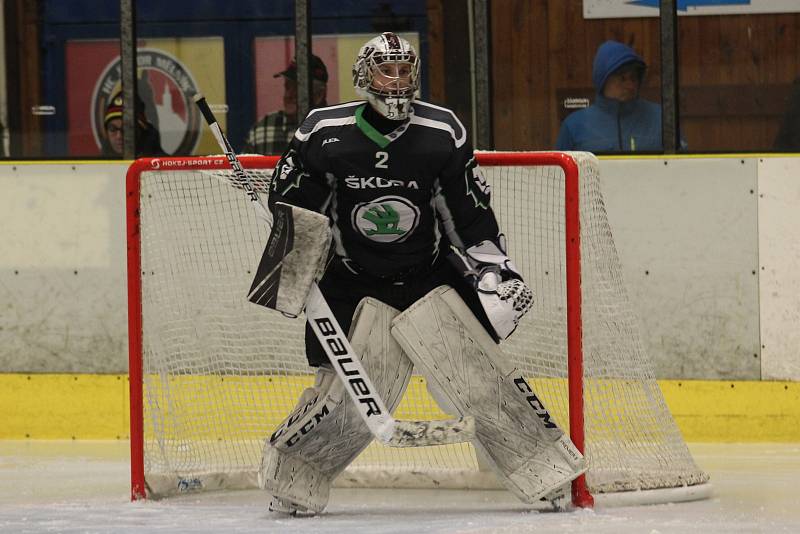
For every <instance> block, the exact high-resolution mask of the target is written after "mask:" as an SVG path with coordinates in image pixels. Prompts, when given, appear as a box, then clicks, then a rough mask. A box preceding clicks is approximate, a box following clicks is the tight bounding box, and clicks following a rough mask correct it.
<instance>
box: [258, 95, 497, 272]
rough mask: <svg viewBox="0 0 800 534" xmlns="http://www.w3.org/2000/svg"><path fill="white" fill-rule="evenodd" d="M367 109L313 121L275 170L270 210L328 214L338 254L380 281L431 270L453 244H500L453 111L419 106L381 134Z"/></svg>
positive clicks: (352, 108) (325, 114)
mask: <svg viewBox="0 0 800 534" xmlns="http://www.w3.org/2000/svg"><path fill="white" fill-rule="evenodd" d="M366 106H368V104H367V103H366V102H363V101H362V102H349V103H346V104H341V105H337V106H331V107H326V108H319V109H315V110H313V111H311V112H310V113H309V114H308V116H307V117H306V119H305V121H304V122H303V124H301V126H300V128H299V129H298V130H297V132H296V133H295V137H294V139H293V140H292V142H291V144H290V145H289V148H288V149H287V150H286V152H285V153H284V155H283V157H282V158H281V160H280V162H279V163H278V165H277V166H276V168H275V172H274V174H273V180H272V186H271V192H270V197H269V203H270V206H272V205H273V204H274V203H275V202H285V203H288V204H293V205H296V206H300V207H303V208H306V209H310V210H314V211H318V212H321V213H324V214H325V215H327V216H329V217H330V218H331V221H332V225H333V236H334V244H335V252H336V254H337V255H339V256H340V257H341V258H343V259H344V261H345V263H346V264H355V266H356V267H357V268H359V269H361V270H363V271H366V272H368V273H370V274H372V275H375V276H379V277H395V276H402V275H403V274H404V273H415V272H420V273H422V272H425V271H426V267H428V266H430V265H431V264H432V263H433V262H434V261H435V260H436V258H437V256H438V254H439V253H440V252H441V251H440V249H441V248H442V247H443V246H445V245H446V244H448V243H452V244H454V245H456V246H458V247H461V248H465V247H468V246H470V245H473V244H476V243H478V242H480V241H482V240H484V239H491V240H495V239H496V238H497V235H498V233H499V230H498V227H497V221H496V219H495V216H494V213H493V212H492V210H491V208H490V206H489V199H490V190H489V186H488V184H487V183H486V181H485V179H484V178H483V176H482V174H481V171H480V168H479V167H478V165H477V163H476V161H475V158H474V155H473V152H472V147H471V145H470V143H469V142H468V141H467V133H466V130H465V129H464V126H463V125H462V124H461V123H460V122H459V120H458V119H457V118H456V116H455V115H454V114H453V112H452V111H450V110H448V109H445V108H442V107H439V106H434V105H433V104H428V103H426V102H421V101H418V100H417V101H415V102H414V103H413V105H412V112H411V114H410V115H409V118H408V119H406V120H405V121H397V122H398V127H397V128H396V129H395V130H394V131H391V132H388V133H386V134H382V133H381V132H380V131H378V130H377V129H375V128H374V127H373V126H372V125H371V124H369V123H368V122H367V120H366V119H365V118H364V116H363V114H364V112H365V109H366ZM443 234H445V235H444V236H443ZM443 252H444V253H447V252H448V251H447V250H445V251H443Z"/></svg>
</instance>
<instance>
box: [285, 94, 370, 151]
mask: <svg viewBox="0 0 800 534" xmlns="http://www.w3.org/2000/svg"><path fill="white" fill-rule="evenodd" d="M363 103H364V101H363V100H361V101H355V102H346V103H344V104H337V105H335V106H328V107H324V108H317V109H312V110H311V111H310V112H309V114H308V115H306V119H305V120H304V121H303V124H301V125H300V127H299V128H298V129H297V131H296V132H295V134H294V136H295V137H296V138H298V139H299V140H300V141H305V140H307V139H308V138H309V137H310V136H311V134H313V133H314V132H316V131H318V130H321V129H322V128H325V127H326V126H341V125H344V124H355V122H356V118H355V112H356V109H358V106H360V105H362V104H363Z"/></svg>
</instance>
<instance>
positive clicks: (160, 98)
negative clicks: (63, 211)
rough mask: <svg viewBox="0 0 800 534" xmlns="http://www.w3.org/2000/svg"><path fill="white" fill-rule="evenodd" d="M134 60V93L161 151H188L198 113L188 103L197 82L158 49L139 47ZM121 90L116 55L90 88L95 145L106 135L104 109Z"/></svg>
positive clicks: (192, 146) (196, 134) (197, 135)
mask: <svg viewBox="0 0 800 534" xmlns="http://www.w3.org/2000/svg"><path fill="white" fill-rule="evenodd" d="M136 62H137V67H138V71H139V73H138V82H137V92H138V96H139V98H140V99H141V103H142V104H144V112H145V115H146V117H147V121H148V122H149V123H150V124H152V125H153V126H154V127H155V128H156V129H157V130H158V132H159V134H160V136H161V147H162V148H163V149H164V152H166V153H167V154H170V155H180V154H192V153H193V152H194V150H195V148H197V143H198V141H199V140H200V127H199V126H200V114H199V112H198V110H197V107H196V106H195V105H194V104H193V102H192V97H193V96H194V95H195V94H196V93H197V92H198V91H197V82H196V81H195V79H194V77H193V76H192V73H191V72H190V71H189V69H188V68H187V67H186V65H184V64H183V63H181V62H180V60H178V59H177V58H175V57H174V56H172V55H171V54H168V53H167V52H164V51H163V50H158V49H152V48H140V49H139V50H138V51H137V54H136ZM121 90H122V63H121V60H120V58H119V57H117V58H115V59H114V60H113V61H111V63H109V64H108V66H106V68H105V69H103V73H102V74H101V75H100V77H99V78H98V80H97V83H96V84H95V87H94V90H93V91H92V117H91V122H92V133H93V135H94V140H95V142H96V143H97V146H98V148H101V147H102V144H103V142H104V139H105V137H106V133H105V124H104V120H105V114H106V109H107V107H108V104H109V102H110V101H111V99H112V98H114V96H115V95H116V94H117V93H119V92H120V91H121ZM140 105H141V104H140Z"/></svg>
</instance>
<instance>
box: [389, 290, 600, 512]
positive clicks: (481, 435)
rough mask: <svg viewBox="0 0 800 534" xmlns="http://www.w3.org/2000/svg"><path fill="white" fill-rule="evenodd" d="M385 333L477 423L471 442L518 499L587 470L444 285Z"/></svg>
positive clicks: (534, 497) (530, 498)
mask: <svg viewBox="0 0 800 534" xmlns="http://www.w3.org/2000/svg"><path fill="white" fill-rule="evenodd" d="M392 325H393V326H392V334H393V335H394V336H395V337H396V338H397V340H398V341H399V343H400V345H401V346H402V347H403V349H404V350H405V351H406V354H408V356H409V358H411V360H412V361H413V362H414V365H416V366H417V369H418V370H419V371H420V372H421V373H422V374H423V375H424V376H425V378H426V379H427V380H428V381H433V382H434V383H435V386H436V389H438V390H439V391H440V392H441V394H442V395H443V396H445V397H447V399H448V400H449V401H450V404H451V405H452V406H453V407H454V408H455V409H456V410H458V414H459V415H462V416H463V415H472V416H474V417H475V422H476V439H475V441H473V444H474V445H475V448H476V449H478V450H480V451H482V452H483V453H484V454H485V456H486V460H487V462H488V463H489V466H490V467H491V468H492V470H493V471H494V472H495V474H496V475H497V477H498V478H499V479H500V481H501V482H502V483H503V485H505V486H506V487H507V488H508V489H509V490H510V491H512V492H513V493H514V494H515V495H516V496H517V497H518V498H519V499H520V500H522V501H523V502H526V503H531V504H533V503H536V502H538V500H539V499H540V498H541V497H543V496H545V495H547V494H548V493H550V492H551V491H552V490H554V489H555V488H558V487H560V486H562V485H564V484H565V483H567V482H569V481H571V480H573V479H574V478H576V477H577V476H579V475H580V474H581V473H583V472H584V471H585V470H586V463H585V460H584V458H583V456H582V455H581V454H580V452H578V450H577V449H576V448H575V446H574V445H573V444H572V442H571V441H570V439H569V438H568V437H567V436H566V435H565V434H564V432H563V431H562V430H561V429H560V428H559V427H558V426H557V424H556V422H555V420H554V419H553V418H552V416H551V415H550V413H549V412H548V411H547V409H546V408H545V406H544V404H543V403H542V401H541V399H540V398H539V397H538V396H537V395H536V393H535V392H534V391H533V389H532V388H531V386H530V384H529V382H528V380H527V379H526V378H525V377H524V376H522V374H521V373H520V372H519V371H518V370H517V369H514V368H512V367H511V366H509V365H508V363H507V358H506V357H505V356H504V355H503V354H502V353H501V352H500V349H499V347H498V346H497V345H496V344H495V343H494V342H493V341H492V339H491V338H490V337H489V335H488V334H487V333H486V331H485V330H484V329H483V328H481V326H480V323H479V322H478V320H477V319H476V318H475V316H474V315H473V314H472V312H471V311H470V310H469V308H468V307H467V305H466V304H464V302H463V301H462V300H461V298H460V297H459V296H458V294H457V293H456V292H455V290H453V289H452V288H450V287H448V286H442V287H439V288H437V289H435V290H433V291H432V292H430V293H429V294H428V295H426V296H425V297H424V298H422V299H421V300H419V301H418V302H416V303H415V304H414V305H413V306H411V308H409V309H408V310H406V311H405V312H403V313H402V314H400V315H399V316H398V317H397V318H396V319H395V320H394V322H393V323H392Z"/></svg>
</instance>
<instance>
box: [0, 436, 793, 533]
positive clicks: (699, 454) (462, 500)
mask: <svg viewBox="0 0 800 534" xmlns="http://www.w3.org/2000/svg"><path fill="white" fill-rule="evenodd" d="M691 449H692V452H693V453H694V455H695V458H696V460H697V461H698V463H699V464H700V466H701V467H702V468H703V469H704V470H706V472H708V473H709V474H710V475H711V479H712V483H713V485H714V491H715V495H714V497H713V498H711V499H709V500H705V501H700V502H691V503H682V504H666V505H654V506H638V507H624V508H598V509H595V510H578V511H575V512H568V513H549V512H537V511H531V510H529V509H528V508H527V507H526V506H524V505H522V504H521V503H519V502H517V501H516V500H515V499H514V497H513V496H512V495H510V494H509V493H507V492H503V491H452V490H347V489H335V490H334V491H333V494H332V498H331V503H330V506H329V507H328V509H327V511H326V512H325V513H324V514H322V515H320V516H316V517H307V518H287V517H280V516H277V515H275V514H272V513H270V512H268V511H267V509H266V502H267V499H266V495H264V494H263V493H262V492H259V491H240V492H225V493H216V494H210V493H209V494H201V495H189V496H184V497H179V498H173V499H168V500H164V501H160V502H154V501H148V502H136V503H131V502H130V501H129V500H128V495H129V467H128V443H127V442H125V441H119V442H85V441H74V442H63V441H0V532H14V533H24V532H76V533H77V532H93V533H94V532H114V533H118V532H124V533H128V532H159V533H162V532H163V533H172V532H175V533H177V532H180V533H211V532H214V533H217V532H220V533H222V532H262V533H273V532H275V533H281V532H291V533H293V534H304V533H312V532H313V533H323V534H324V533H340V532H343V533H372V534H382V533H395V532H396V533H409V534H411V533H445V532H446V533H451V532H455V533H470V534H472V533H489V532H492V533H495V532H499V533H509V534H511V533H514V534H517V533H527V532H531V533H532V532H536V533H537V534H539V533H551V532H553V533H555V532H558V533H561V532H566V533H570V534H572V533H579V532H592V533H601V534H603V533H609V534H610V533H619V534H628V533H637V534H639V533H644V534H666V533H681V534H683V533H703V534H711V533H717V532H720V533H722V532H724V533H728V532H733V533H739V532H741V533H753V532H764V533H769V534H773V533H778V532H793V533H795V532H797V533H800V499H798V497H797V494H796V492H794V491H792V489H791V488H792V487H793V486H796V484H797V480H798V479H799V478H800V444H726V445H719V444H713V445H712V444H700V445H698V444H696V445H692V446H691Z"/></svg>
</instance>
